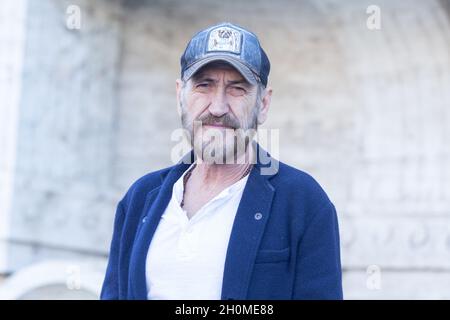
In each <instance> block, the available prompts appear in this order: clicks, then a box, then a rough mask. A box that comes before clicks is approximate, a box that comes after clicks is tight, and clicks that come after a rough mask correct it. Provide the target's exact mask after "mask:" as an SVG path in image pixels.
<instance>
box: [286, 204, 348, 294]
mask: <svg viewBox="0 0 450 320" xmlns="http://www.w3.org/2000/svg"><path fill="white" fill-rule="evenodd" d="M297 254H298V256H297V268H296V275H295V283H294V294H293V298H294V299H313V300H322V299H331V300H341V299H343V294H342V271H341V260H340V247H339V227H338V221H337V214H336V209H335V207H334V205H333V204H332V203H331V202H328V203H327V204H326V205H325V206H323V207H322V208H321V209H320V210H319V211H317V212H316V214H315V215H314V216H313V217H312V218H311V221H310V223H309V224H308V225H307V226H306V229H305V233H304V234H303V237H302V238H301V240H300V243H299V246H298V253H297Z"/></svg>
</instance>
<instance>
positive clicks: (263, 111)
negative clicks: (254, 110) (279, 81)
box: [258, 87, 272, 124]
mask: <svg viewBox="0 0 450 320" xmlns="http://www.w3.org/2000/svg"><path fill="white" fill-rule="evenodd" d="M271 101H272V88H271V87H266V89H265V90H264V95H263V97H262V99H261V105H260V110H259V114H258V124H263V123H264V122H265V121H266V119H267V113H268V112H269V107H270V102H271Z"/></svg>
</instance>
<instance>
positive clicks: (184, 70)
mask: <svg viewBox="0 0 450 320" xmlns="http://www.w3.org/2000/svg"><path fill="white" fill-rule="evenodd" d="M213 61H224V62H227V63H229V64H231V65H232V66H233V67H234V68H236V69H237V70H238V71H239V72H240V73H241V74H242V76H243V77H244V78H245V79H246V80H247V81H248V82H250V83H252V84H256V83H257V82H258V81H261V82H262V84H263V85H264V86H267V80H268V77H269V71H270V62H269V58H268V57H267V55H266V53H265V52H264V50H263V48H262V47H261V45H260V43H259V40H258V37H257V36H256V35H255V34H254V33H252V32H250V31H248V30H246V29H244V28H242V27H239V26H237V25H235V24H232V23H228V22H226V23H221V24H217V25H214V26H211V27H208V28H206V29H204V30H202V31H200V32H198V33H197V34H196V35H194V37H193V38H192V39H191V40H190V41H189V43H188V45H187V47H186V49H185V50H184V53H183V55H182V56H181V59H180V64H181V79H183V80H184V81H187V80H189V79H190V78H191V77H192V76H193V75H194V74H195V73H196V72H197V71H198V70H200V69H201V68H202V67H203V66H205V65H207V64H208V63H211V62H213Z"/></svg>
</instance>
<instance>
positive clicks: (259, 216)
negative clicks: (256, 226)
mask: <svg viewBox="0 0 450 320" xmlns="http://www.w3.org/2000/svg"><path fill="white" fill-rule="evenodd" d="M261 218H262V214H261V212H257V213H255V220H261Z"/></svg>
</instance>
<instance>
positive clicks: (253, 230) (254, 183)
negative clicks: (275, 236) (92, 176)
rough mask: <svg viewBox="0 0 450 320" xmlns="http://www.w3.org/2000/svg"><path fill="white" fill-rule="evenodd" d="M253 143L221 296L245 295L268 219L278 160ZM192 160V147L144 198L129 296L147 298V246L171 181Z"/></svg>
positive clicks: (157, 221) (176, 178)
mask: <svg viewBox="0 0 450 320" xmlns="http://www.w3.org/2000/svg"><path fill="white" fill-rule="evenodd" d="M253 143H254V146H255V148H256V149H255V150H256V151H257V152H256V163H255V165H254V167H253V169H252V170H251V172H250V175H249V177H248V180H247V184H246V186H245V189H244V192H243V194H242V199H241V202H240V204H239V207H238V210H237V213H236V218H235V220H234V224H233V228H232V231H231V235H230V241H229V244H228V250H227V254H226V260H225V269H224V275H223V284H222V297H221V298H222V299H245V297H246V295H247V290H248V285H249V282H250V277H251V271H252V265H253V264H254V262H255V258H256V253H257V250H258V247H259V244H260V242H261V239H262V235H263V232H264V228H265V226H266V223H267V221H268V219H269V215H270V208H271V204H272V200H273V196H274V193H275V189H274V187H273V186H272V184H271V183H270V179H271V178H272V177H273V176H274V175H276V173H277V171H278V170H270V169H268V167H269V166H271V165H275V167H276V168H278V160H276V159H274V158H272V157H271V156H270V154H269V153H268V152H267V151H265V150H264V149H263V148H261V147H260V146H259V144H257V143H255V142H253ZM193 160H194V152H193V151H192V150H191V151H190V152H189V153H187V154H186V155H185V156H184V157H183V158H182V159H181V160H180V161H179V162H178V163H177V164H176V165H175V166H173V167H172V168H171V169H170V170H169V171H166V172H165V173H162V174H161V182H162V184H161V186H160V187H158V188H156V189H154V190H152V191H151V192H150V193H149V194H148V195H147V199H146V203H148V204H149V205H148V206H146V208H147V209H146V210H147V214H146V219H144V220H143V221H145V222H141V223H142V224H143V225H142V226H141V227H140V228H138V233H137V235H136V241H135V245H134V247H133V250H132V253H131V258H130V269H129V270H130V294H131V297H130V298H134V299H141V300H144V299H147V286H146V277H145V265H146V257H147V252H148V248H149V245H150V242H151V239H152V238H153V235H154V233H155V230H156V227H157V226H158V223H159V220H160V219H161V216H162V214H163V213H164V211H165V209H166V207H167V205H168V203H169V201H170V198H171V196H172V188H173V185H174V183H175V182H176V181H177V180H178V179H179V178H180V177H181V176H182V174H183V173H184V172H185V171H186V170H187V169H188V167H189V166H190V164H192V161H193Z"/></svg>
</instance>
